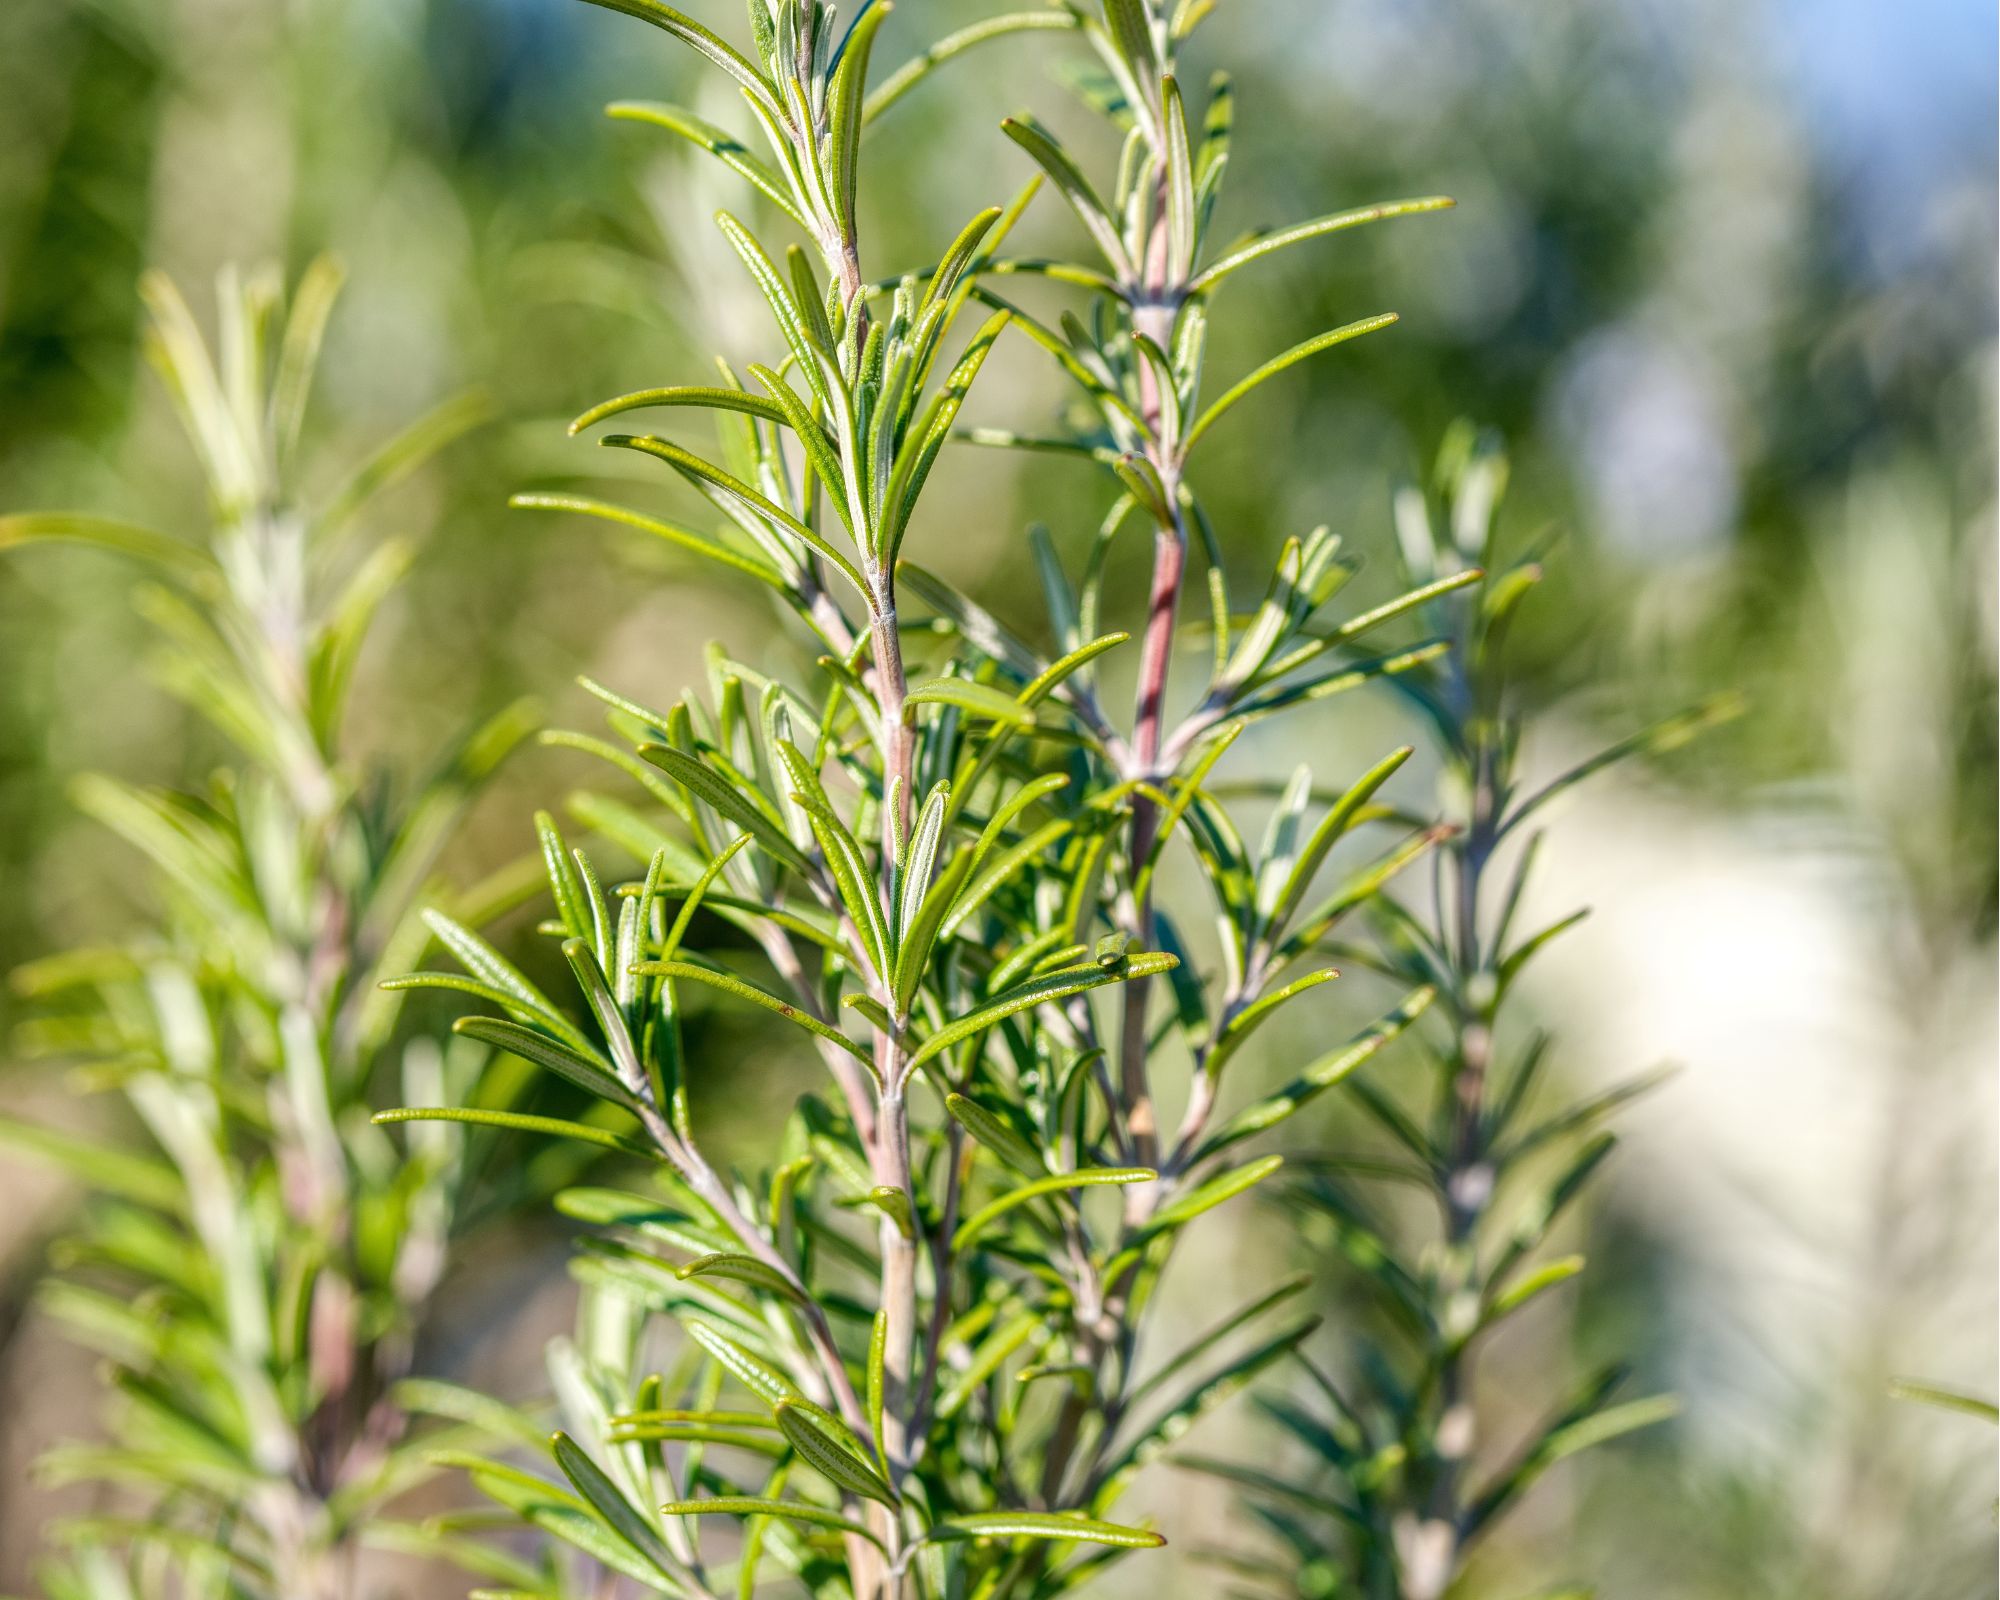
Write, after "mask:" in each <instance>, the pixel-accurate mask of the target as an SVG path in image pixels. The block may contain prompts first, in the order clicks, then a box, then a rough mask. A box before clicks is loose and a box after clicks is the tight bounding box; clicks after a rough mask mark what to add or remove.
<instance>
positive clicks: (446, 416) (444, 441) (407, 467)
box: [319, 391, 493, 535]
mask: <svg viewBox="0 0 2000 1600" xmlns="http://www.w3.org/2000/svg"><path fill="white" fill-rule="evenodd" d="M492 414H493V407H492V403H491V402H490V401H489V400H488V399H487V398H486V396H485V395H483V394H480V393H478V392H476V391H474V392H470V393H467V394H461V395H454V396H453V397H452V398H451V399H449V400H447V401H445V402H444V403H443V404H442V405H440V406H438V407H437V408H435V409H434V410H432V411H431V412H429V413H428V414H427V415H425V416H422V417H419V418H418V419H417V420H416V421H415V422H413V423H412V424H411V425H410V426H409V427H407V428H405V429H404V430H403V431H402V432H401V433H399V434H397V435H396V436H395V437H394V438H393V439H391V440H390V441H389V442H388V443H387V444H385V445H383V446H382V447H381V448H380V449H378V450H377V451H376V452H375V453H374V454H373V455H372V456H370V457H369V458H368V459H367V460H366V461H365V462H363V463H362V464H361V466H360V467H359V468H357V469H356V471H355V472H354V473H353V475H352V476H351V477H349V478H348V480H347V482H346V483H345V484H343V485H342V486H341V488H340V489H339V490H338V491H337V492H336V493H335V494H334V496H333V498H332V499H331V500H329V501H328V502H327V506H326V509H325V510H324V511H322V512H321V513H320V516H319V532H320V533H321V534H322V535H324V534H328V533H332V532H334V531H335V530H337V529H339V528H340V527H342V526H344V525H345V524H346V523H347V522H348V521H349V520H351V519H352V518H353V517H354V516H355V515H356V514H357V513H358V512H359V511H361V509H362V508H363V507H364V506H366V505H367V504H368V503H369V502H370V501H371V500H373V499H374V498H375V497H376V496H377V495H379V494H382V493H384V492H386V491H387V490H389V489H391V488H393V487H395V485H397V484H398V483H401V482H402V481H403V479H405V478H407V477H408V476H409V475H410V474H411V473H412V472H415V471H416V470H417V468H418V467H420V466H422V465H423V464H424V463H425V462H426V461H428V460H430V458H431V457H432V456H434V455H436V454H437V453H438V452H439V451H440V450H442V449H443V448H444V447H445V446H446V445H448V444H450V443H451V442H452V441H453V440H455V439H457V438H459V437H460V436H461V435H463V434H466V433H469V432H471V431H472V429H474V428H476V427H478V426H479V424H481V423H482V422H485V421H486V420H487V419H488V418H489V417H491V416H492Z"/></svg>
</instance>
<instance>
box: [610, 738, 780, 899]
mask: <svg viewBox="0 0 2000 1600" xmlns="http://www.w3.org/2000/svg"><path fill="white" fill-rule="evenodd" d="M639 755H640V757H641V758H642V759H644V760H646V761H649V762H651V763H652V764H653V765H654V766H656V767H658V768H659V769H660V770H661V771H662V772H664V773H665V774H666V775H667V776H668V777H670V778H672V779H673V780H674V782H676V783H678V784H679V785H680V786H681V787H682V788H683V789H685V790H687V791H688V793H689V794H691V795H694V796H695V797H696V798H697V799H700V800H702V801H705V802H706V803H707V804H708V805H709V806H711V807H713V808H714V810H715V811H716V812H718V813H719V814H720V815H722V816H723V817H726V818H727V819H728V820H729V821H731V822H733V823H735V824H736V825H737V826H738V827H739V828H741V829H743V830H744V831H745V832H746V833H749V834H751V835H752V836H753V837H754V838H755V839H756V841H757V843H758V845H759V846H760V847H761V848H762V849H763V851H764V853H765V854H766V855H768V856H770V857H771V859H772V860H774V861H777V862H780V863H782V864H783V865H785V866H787V867H789V868H791V870H792V871H794V872H800V873H805V872H809V871H810V870H811V869H810V867H809V866H808V864H807V862H806V858H805V856H804V855H803V854H801V853H800V850H799V847H798V846H797V845H795V844H793V843H792V841H791V839H790V837H789V836H788V835H787V834H786V833H785V830H784V829H783V828H782V827H780V826H779V825H778V823H777V822H776V821H775V820H774V819H773V818H772V817H770V816H769V815H767V814H766V813H765V812H764V811H763V810H762V809H760V808H759V807H758V806H756V805H754V804H752V803H751V801H750V800H748V799H746V798H745V797H744V795H743V794H742V793H741V792H740V791H739V790H737V789H736V788H735V787H734V786H733V785H732V784H731V783H730V782H729V781H728V780H727V779H725V778H724V777H723V776H722V775H721V774H720V773H718V772H716V771H714V770H713V769H712V768H710V767H708V766H706V765H705V764H704V763H702V762H700V761H698V760H696V759H695V758H694V757H693V756H691V755H689V754H688V753H687V752H686V751H685V750H677V749H675V748H674V747H673V746H672V745H667V744H642V745H640V746H639Z"/></svg>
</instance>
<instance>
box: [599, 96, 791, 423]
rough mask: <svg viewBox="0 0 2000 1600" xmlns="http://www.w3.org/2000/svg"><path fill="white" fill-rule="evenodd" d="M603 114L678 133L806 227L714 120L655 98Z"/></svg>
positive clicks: (757, 163) (777, 181)
mask: <svg viewBox="0 0 2000 1600" xmlns="http://www.w3.org/2000/svg"><path fill="white" fill-rule="evenodd" d="M604 114H605V115H606V116H607V117H614V118H617V119H618V120H620V121H624V122H650V123H652V124H653V125H654V126H655V127H659V128H665V129H666V130H667V131H668V132H669V133H675V134H678V135H680V137H681V138H683V139H686V140H687V141H688V142H689V143H690V144H693V145H696V146H698V147H699V148H701V149H703V150H706V151H707V152H708V153H709V154H710V155H712V156H714V157H715V159H716V160H718V161H720V162H721V163H722V164H723V165H724V166H725V167H727V168H729V170H730V171H731V172H734V173H735V174H736V175H737V176H738V177H741V178H746V179H748V180H749V181H750V183H751V184H752V185H754V186H755V187H756V189H757V190H758V192H759V193H761V194H762V195H763V196H764V197H765V198H766V199H767V200H769V201H770V202H771V203H772V204H773V205H775V206H776V207H777V208H778V209H779V210H780V211H782V212H784V214H785V215H786V216H788V217H790V218H791V219H792V221H794V222H796V223H797V224H798V225H799V226H800V227H801V228H804V227H807V226H809V225H808V223H807V222H806V219H805V217H804V216H803V215H802V214H801V213H800V211H799V208H798V204H797V202H796V201H794V200H793V199H792V197H791V195H790V194H789V193H787V192H786V189H785V184H784V180H783V179H782V178H780V177H779V176H778V174H777V172H776V171H774V170H773V169H772V168H771V167H770V166H769V165H768V164H767V163H765V162H764V161H762V160H760V159H759V158H758V157H756V156H754V155H752V154H751V153H750V150H749V147H748V146H746V145H745V144H744V143H743V142H742V141H741V140H740V139H738V138H737V137H736V136H735V135H734V134H732V133H729V132H727V131H726V130H724V129H722V128H718V127H717V126H716V125H715V124H714V123H712V122H709V121H707V120H706V119H704V118H702V117H698V116H696V115H695V114H694V113H693V112H692V111H689V110H686V109H685V108H684V107H681V106H674V105H665V104H663V103H661V102H660V101H657V100H618V101H614V102H613V103H612V104H610V105H608V106H606V107H605V108H604ZM571 431H572V432H574V431H575V430H574V429H572V430H571Z"/></svg>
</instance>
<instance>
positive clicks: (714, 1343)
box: [681, 1317, 800, 1406]
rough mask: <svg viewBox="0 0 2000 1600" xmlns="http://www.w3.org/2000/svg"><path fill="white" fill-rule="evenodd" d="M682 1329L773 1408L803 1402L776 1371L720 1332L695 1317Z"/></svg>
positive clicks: (686, 1318) (780, 1373)
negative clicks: (783, 1404)
mask: <svg viewBox="0 0 2000 1600" xmlns="http://www.w3.org/2000/svg"><path fill="white" fill-rule="evenodd" d="M681 1326H682V1327H683V1328H685V1329H686V1330H687V1336H688V1337H689V1338H690V1339H692V1340H693V1341H694V1342H695V1343H696V1344H698V1345H700V1346H701V1347H702V1349H703V1350H705V1351H707V1352H708V1354H709V1355H711V1356H713V1357H714V1358H715V1359H716V1361H718V1362H720V1363H721V1364H722V1366H723V1367H724V1368H725V1369H726V1370H727V1371H728V1372H729V1374H730V1375H731V1376H732V1377H733V1378H735V1379H736V1381H737V1382H738V1383H740V1384H742V1385H743V1387H744V1388H746V1389H748V1390H750V1392H751V1393H753V1394H756V1395H759V1396H761V1397H762V1398H763V1399H765V1400H766V1401H768V1402H769V1403H770V1404H772V1405H774V1406H775V1405H779V1404H781V1403H783V1402H784V1401H787V1400H797V1399H799V1398H800V1395H799V1392H798V1390H797V1389H795V1388H793V1387H792V1381H791V1379H789V1378H787V1377H786V1376H785V1375H784V1374H783V1373H782V1372H780V1371H779V1370H778V1369H777V1368H776V1367H774V1366H772V1365H771V1364H770V1363H769V1362H768V1361H766V1360H764V1359H763V1358H762V1357H761V1356H757V1355H753V1354H752V1353H751V1352H750V1351H748V1350H746V1349H744V1348H743V1346H742V1345H740V1344H738V1343H737V1342H736V1341H735V1340H734V1339H732V1338H730V1337H729V1335H727V1334H726V1333H724V1332H722V1331H721V1329H719V1328H715V1327H712V1326H710V1325H709V1324H708V1323H706V1322H702V1321H699V1320H698V1319H696V1318H694V1317H684V1318H682V1320H681Z"/></svg>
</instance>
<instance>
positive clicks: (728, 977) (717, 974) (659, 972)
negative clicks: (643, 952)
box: [633, 961, 875, 1066]
mask: <svg viewBox="0 0 2000 1600" xmlns="http://www.w3.org/2000/svg"><path fill="white" fill-rule="evenodd" d="M633 970H634V971H636V972H637V973H638V974H639V976H640V977H642V978H686V979H689V980H690V981H692V982H695V983H703V984H707V985H708V987H709V988H711V989H720V990H721V991H722V992H723V993H724V994H732V995H734V996H736V998H737V999H739V1000H747V1001H749V1002H750V1003H751V1004H752V1005H754V1006H761V1007H763V1009H764V1010H766V1011H769V1012H772V1013H773V1014H775V1015H777V1016H780V1017H783V1018H784V1019H785V1020H786V1021H787V1022H790V1023H794V1024H796V1025H797V1026H798V1027H801V1028H804V1029H805V1030H806V1032H808V1033H810V1034H813V1035H814V1036H816V1037H818V1038H821V1039H824V1040H826V1041H827V1043H829V1044H833V1045H838V1046H839V1047H840V1048H841V1049H843V1050H845V1051H846V1052H847V1053H848V1054H849V1055H851V1056H853V1057H854V1058H855V1060H857V1061H860V1062H862V1063H863V1064H865V1065H868V1066H873V1065H874V1060H875V1058H874V1056H873V1055H872V1054H871V1053H870V1052H869V1051H868V1049H867V1048H866V1046H864V1045H861V1044H857V1043H856V1042H855V1041H854V1040H852V1039H850V1038H848V1037H847V1035H846V1034H844V1033H842V1032H841V1031H840V1030H839V1029H838V1028H835V1027H831V1026H829V1025H828V1024H826V1023H824V1022H821V1021H820V1020H819V1018H818V1017H815V1016H812V1015H811V1014H809V1013H807V1012H805V1011H801V1010H800V1009H799V1008H798V1007H797V1006H795V1005H793V1004H792V1003H791V1002H790V1001H788V1000H783V999H780V998H779V997H778V996H777V995H774V994H772V993H771V992H770V991H769V990H768V989H760V988H758V987H757V985H756V984H754V983H751V982H749V981H748V980H746V979H743V978H739V977H737V976H736V975H735V974H734V973H731V972H722V971H719V970H718V969H716V968H714V967H708V966H702V965H700V964H698V963H696V962H693V961H642V962H640V963H639V964H638V966H637V967H635V968H634V969H633Z"/></svg>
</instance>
